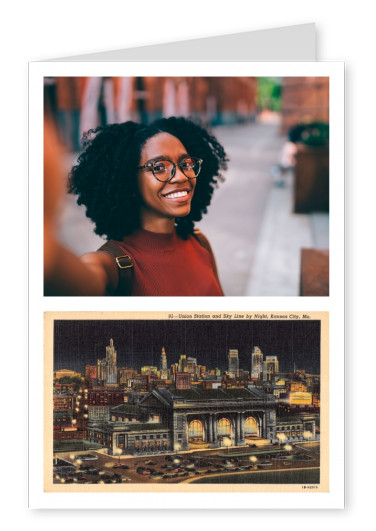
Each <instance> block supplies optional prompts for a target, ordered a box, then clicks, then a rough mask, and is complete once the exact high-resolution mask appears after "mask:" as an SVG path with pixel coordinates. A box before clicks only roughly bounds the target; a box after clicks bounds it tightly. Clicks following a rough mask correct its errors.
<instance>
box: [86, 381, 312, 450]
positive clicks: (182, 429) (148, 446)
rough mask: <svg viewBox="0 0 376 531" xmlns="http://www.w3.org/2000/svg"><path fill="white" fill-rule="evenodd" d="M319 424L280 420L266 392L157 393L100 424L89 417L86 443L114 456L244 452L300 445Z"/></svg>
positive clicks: (124, 406)
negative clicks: (262, 444)
mask: <svg viewBox="0 0 376 531" xmlns="http://www.w3.org/2000/svg"><path fill="white" fill-rule="evenodd" d="M317 418H318V417H317ZM317 418H316V417H315V416H312V415H311V416H309V417H306V418H305V417H304V416H302V417H296V416H295V417H293V418H291V419H290V420H289V419H288V418H287V419H286V418H283V419H280V420H279V419H278V418H277V415H276V399H275V397H274V396H273V395H271V394H268V393H266V392H265V391H264V389H262V388H252V389H246V388H243V389H226V390H224V389H222V388H219V389H201V388H192V389H182V390H180V389H179V390H175V389H174V390H171V389H167V388H157V389H154V390H153V391H152V392H151V393H150V394H148V395H147V396H146V397H145V398H144V399H142V400H141V401H140V402H139V403H138V404H136V405H131V404H121V405H119V406H115V407H112V408H109V409H108V414H106V415H103V416H102V417H101V418H93V417H92V418H90V416H89V421H88V424H87V440H88V441H90V442H93V443H97V444H100V445H101V446H103V447H104V448H107V449H108V453H109V454H111V455H120V454H135V455H137V454H140V453H143V454H145V453H146V454H153V453H159V452H171V451H180V450H182V451H184V450H189V449H200V448H202V449H204V448H215V447H221V446H244V445H247V444H251V443H252V442H256V441H257V440H262V439H263V440H265V441H267V442H281V440H283V442H287V441H298V440H303V437H304V435H303V434H307V433H310V434H311V437H310V438H311V439H315V438H316V421H317ZM281 433H283V436H281Z"/></svg>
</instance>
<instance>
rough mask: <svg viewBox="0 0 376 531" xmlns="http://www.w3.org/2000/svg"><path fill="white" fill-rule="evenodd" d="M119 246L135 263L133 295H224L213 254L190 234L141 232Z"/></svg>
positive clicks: (142, 230)
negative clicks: (182, 235) (187, 235)
mask: <svg viewBox="0 0 376 531" xmlns="http://www.w3.org/2000/svg"><path fill="white" fill-rule="evenodd" d="M116 244H117V245H118V246H119V247H120V248H121V249H122V250H123V252H124V254H128V255H129V256H130V257H131V258H132V261H133V267H134V276H133V286H132V295H135V296H137V295H146V296H150V295H151V296H179V297H180V296H202V297H207V296H221V295H223V292H222V289H221V287H220V285H219V284H218V281H217V279H216V277H215V275H214V271H213V265H212V260H211V255H210V253H209V251H207V250H206V249H204V247H202V245H201V244H200V243H199V242H198V241H197V239H196V238H195V237H194V236H192V235H190V236H189V237H188V239H187V240H182V239H181V238H180V237H179V236H178V235H177V234H176V232H175V231H174V232H172V233H168V234H164V233H155V232H149V231H146V230H144V229H139V230H137V231H136V232H134V233H133V234H131V235H130V236H127V237H126V238H124V240H123V241H122V242H118V241H117V242H116Z"/></svg>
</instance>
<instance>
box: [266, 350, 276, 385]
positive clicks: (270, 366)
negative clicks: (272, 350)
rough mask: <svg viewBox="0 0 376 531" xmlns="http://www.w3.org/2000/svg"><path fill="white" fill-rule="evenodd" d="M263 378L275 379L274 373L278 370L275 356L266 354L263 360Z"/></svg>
mask: <svg viewBox="0 0 376 531" xmlns="http://www.w3.org/2000/svg"><path fill="white" fill-rule="evenodd" d="M263 372H264V380H273V381H274V380H275V375H276V373H277V372H279V363H278V358H277V356H266V358H265V361H264V371H263Z"/></svg>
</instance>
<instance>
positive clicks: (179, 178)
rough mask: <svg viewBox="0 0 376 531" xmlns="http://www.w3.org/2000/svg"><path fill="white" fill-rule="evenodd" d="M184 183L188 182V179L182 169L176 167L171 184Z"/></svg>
mask: <svg viewBox="0 0 376 531" xmlns="http://www.w3.org/2000/svg"><path fill="white" fill-rule="evenodd" d="M183 181H188V177H187V176H186V175H184V173H183V172H182V170H181V169H180V167H179V166H178V165H176V167H175V173H173V177H171V179H170V183H171V182H183Z"/></svg>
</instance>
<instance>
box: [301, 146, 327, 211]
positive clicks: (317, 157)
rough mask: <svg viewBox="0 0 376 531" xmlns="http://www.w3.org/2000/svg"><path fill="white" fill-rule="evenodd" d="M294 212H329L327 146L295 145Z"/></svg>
mask: <svg viewBox="0 0 376 531" xmlns="http://www.w3.org/2000/svg"><path fill="white" fill-rule="evenodd" d="M297 148H298V149H297V154H296V167H295V183H294V212H295V213H297V214H307V213H309V212H329V148H328V147H311V146H306V145H305V144H298V145H297Z"/></svg>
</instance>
